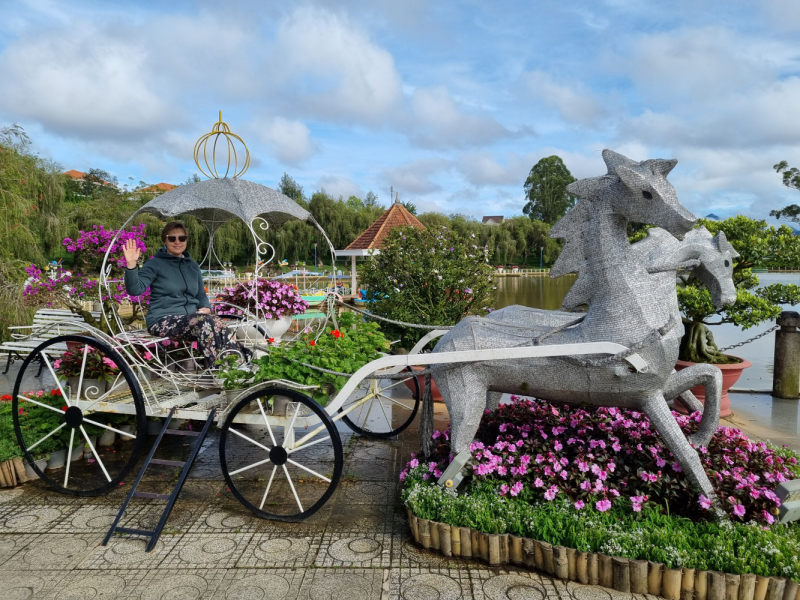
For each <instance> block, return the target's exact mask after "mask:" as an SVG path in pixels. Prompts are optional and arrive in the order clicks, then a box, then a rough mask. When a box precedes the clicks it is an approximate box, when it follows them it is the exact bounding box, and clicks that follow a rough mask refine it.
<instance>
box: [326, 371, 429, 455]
mask: <svg viewBox="0 0 800 600" xmlns="http://www.w3.org/2000/svg"><path fill="white" fill-rule="evenodd" d="M405 370H406V371H408V373H409V378H408V379H407V380H397V379H385V380H383V379H377V380H369V379H367V380H364V383H363V384H362V386H359V388H358V390H364V389H365V386H368V385H369V384H370V381H376V382H377V384H378V385H380V386H382V389H383V390H389V389H391V388H392V387H395V386H398V387H399V386H403V387H406V386H407V385H410V386H411V389H410V391H411V398H410V399H396V398H390V397H389V396H387V395H381V396H376V397H375V398H374V399H372V400H367V401H366V402H365V403H364V404H362V405H361V406H360V407H358V408H356V409H354V410H353V411H351V412H350V413H348V414H346V415H344V416H343V417H342V421H344V422H345V423H347V426H348V427H350V429H352V430H353V431H355V432H356V433H358V434H359V435H363V436H366V437H371V438H376V439H381V440H385V439H388V438H392V437H395V436H396V435H398V434H400V433H401V432H403V431H404V430H405V429H406V428H407V427H408V426H409V425H411V423H412V422H413V421H414V418H415V417H416V416H417V412H418V411H419V404H420V400H422V394H421V393H420V387H419V381H418V380H417V377H415V376H414V375H412V373H413V370H412V369H411V367H406V369H405ZM361 397H363V395H362V396H361ZM353 400H357V398H353ZM351 403H352V402H351V399H350V398H348V400H347V401H345V403H344V404H343V405H342V407H341V408H340V409H339V412H342V411H344V410H345V409H346V408H347V407H348V405H350V404H351ZM370 417H372V419H370Z"/></svg>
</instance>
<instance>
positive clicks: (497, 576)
mask: <svg viewBox="0 0 800 600" xmlns="http://www.w3.org/2000/svg"><path fill="white" fill-rule="evenodd" d="M415 445H416V432H415V431H407V432H406V433H404V434H403V436H402V437H401V438H400V439H396V440H390V441H373V440H366V439H362V438H353V440H351V441H349V443H347V444H346V447H347V455H346V459H345V471H344V472H345V478H344V479H343V481H342V482H341V484H340V485H339V488H338V489H337V491H336V493H335V494H334V496H333V497H332V498H331V500H330V501H329V502H328V504H327V505H326V506H325V507H323V508H322V510H320V511H319V512H318V513H317V514H316V515H314V516H313V517H311V518H310V519H308V520H306V521H305V522H302V523H279V522H272V521H264V520H262V519H258V518H256V517H254V516H253V515H252V514H250V513H249V512H248V511H246V509H244V507H242V506H241V505H240V504H239V503H238V502H237V501H236V499H235V498H234V497H233V495H232V494H231V493H230V492H229V491H228V490H227V487H226V486H225V482H224V480H223V479H222V477H221V474H220V471H219V465H218V464H216V466H215V463H216V462H217V461H216V456H217V455H216V448H215V440H213V439H212V441H211V443H210V444H209V451H208V452H205V453H204V454H203V460H202V462H201V467H202V468H200V469H198V472H193V473H192V477H191V479H190V480H189V481H188V482H187V484H186V487H185V488H184V492H183V493H182V495H181V497H180V499H179V501H178V503H177V505H176V507H175V510H174V511H173V513H172V516H171V517H170V519H169V521H168V523H167V527H166V530H165V533H164V534H163V535H162V536H161V539H160V540H159V542H158V544H157V546H156V548H155V550H153V551H152V552H150V553H145V552H144V546H145V541H144V540H143V539H139V538H136V537H122V536H116V537H115V538H114V539H113V540H112V541H111V542H110V543H109V545H108V546H106V547H103V546H101V545H100V543H101V541H102V539H103V537H104V535H105V532H106V531H107V528H108V526H109V525H110V523H111V521H112V519H113V517H114V516H115V514H116V510H117V508H118V506H119V505H120V503H121V501H122V498H123V494H124V490H123V489H120V490H115V491H114V492H113V493H111V494H109V495H108V496H104V497H100V498H81V499H76V498H70V497H65V496H62V495H60V494H57V493H54V492H51V491H49V490H48V489H47V488H46V487H44V486H43V485H42V484H40V483H38V482H32V483H28V484H25V485H24V486H22V487H20V488H17V489H12V490H0V590H2V592H0V597H2V598H3V600H18V599H23V598H25V599H27V598H35V599H40V598H41V599H81V600H84V599H88V598H96V599H102V598H108V599H112V598H113V599H122V598H137V599H140V600H151V599H152V600H156V599H162V600H166V599H172V600H182V599H232V600H249V599H264V600H272V599H275V600H278V599H287V600H290V599H291V600H294V599H304V600H306V599H307V600H337V599H346V600H371V599H375V600H385V599H400V598H402V599H405V600H427V599H439V600H450V599H452V600H456V599H459V598H466V599H475V600H484V599H486V600H523V599H531V600H545V599H546V598H550V599H554V600H555V599H558V600H595V599H596V600H622V599H625V600H628V599H632V596H633V595H632V594H620V593H617V592H613V591H609V590H605V589H602V588H593V587H589V586H580V585H574V584H572V583H570V584H567V585H565V584H564V583H562V582H559V581H554V580H552V579H550V578H548V577H546V576H543V575H541V574H538V573H534V572H530V571H525V570H521V569H514V568H511V569H508V568H503V569H492V568H489V567H487V566H486V565H484V564H481V563H477V562H474V563H471V562H468V561H463V560H460V559H446V558H444V557H442V556H439V555H437V554H433V553H428V552H425V551H423V550H422V549H420V548H417V547H416V546H415V545H414V544H413V542H411V539H410V532H409V530H408V525H407V523H406V519H405V514H404V511H403V509H402V507H401V506H400V504H399V501H398V486H397V483H396V482H397V474H398V473H399V471H400V470H401V468H402V465H403V461H405V460H406V459H407V457H408V455H409V453H410V452H412V451H413V450H414V449H415ZM173 454H175V455H179V454H180V449H173ZM169 477H170V476H167V475H162V477H158V476H157V475H155V476H153V478H152V481H150V483H151V484H153V485H155V486H159V485H160V486H161V487H162V488H169V486H170V484H171V480H170V478H169ZM135 502H137V503H136V506H135V507H134V508H133V509H131V510H130V511H129V513H128V520H127V524H128V525H129V526H132V527H152V526H153V525H154V523H155V520H156V519H157V518H158V516H159V515H160V509H161V503H160V502H158V501H135Z"/></svg>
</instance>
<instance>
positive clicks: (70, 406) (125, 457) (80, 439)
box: [12, 335, 147, 496]
mask: <svg viewBox="0 0 800 600" xmlns="http://www.w3.org/2000/svg"><path fill="white" fill-rule="evenodd" d="M66 342H74V343H75V344H77V345H78V347H77V348H76V349H74V350H68V352H71V353H72V356H73V358H74V360H75V361H76V364H77V365H78V368H79V376H78V378H77V381H73V384H74V387H73V386H70V385H68V384H67V381H64V380H59V379H58V376H57V373H56V367H55V366H54V364H55V362H56V361H57V360H59V358H58V357H59V356H62V355H63V354H64V352H63V350H57V349H56V347H58V346H62V348H63V345H64V344H65V343H66ZM54 357H55V358H54ZM61 360H63V356H62V358H61ZM103 360H105V361H112V362H113V363H114V365H116V367H117V368H118V374H117V375H115V378H114V381H113V382H112V383H110V384H108V391H105V392H103V391H101V390H100V389H98V386H97V385H96V384H93V383H91V380H92V365H93V364H95V362H96V361H103ZM34 361H36V362H39V361H41V363H42V366H43V369H42V377H41V379H33V373H34V372H35V371H38V370H39V365H34V364H33V363H34ZM106 364H108V362H107V363H106ZM26 379H28V381H35V382H36V383H35V384H34V386H35V387H36V388H38V389H32V390H28V389H24V390H23V389H22V385H23V382H24V381H25V380H26ZM51 380H53V382H52V385H51V384H50V382H51ZM27 386H28V384H26V387H27ZM51 390H55V393H51ZM101 403H103V405H104V406H105V408H104V410H103V411H102V412H99V411H98V409H99V408H101ZM116 403H119V404H120V407H122V406H125V407H126V408H128V409H130V407H133V408H134V409H135V418H136V432H135V433H133V434H131V433H126V432H124V431H122V430H120V429H119V426H118V425H114V424H109V423H108V420H107V419H106V418H105V416H104V412H111V411H108V407H109V404H116ZM120 412H122V411H120ZM12 414H13V418H14V430H15V432H16V435H17V442H18V443H19V445H20V448H22V450H23V452H24V453H25V459H26V460H27V461H28V463H29V464H30V465H31V467H32V468H33V470H34V471H36V473H37V474H38V475H39V477H41V478H42V479H43V480H44V481H46V482H47V483H48V484H49V485H50V486H51V487H52V488H53V489H55V490H56V491H59V492H63V493H66V494H72V495H75V496H98V495H100V494H104V493H106V492H107V491H108V490H110V489H112V488H114V487H115V486H118V485H119V484H120V483H121V482H122V480H123V479H124V478H125V476H126V475H127V474H128V473H129V472H130V471H131V469H133V467H134V465H135V464H136V461H137V459H138V458H139V454H140V453H141V451H142V447H143V446H144V443H145V438H146V437H147V420H146V416H145V409H144V400H143V399H142V392H141V389H140V387H139V384H138V382H137V380H136V378H135V377H134V375H133V372H132V371H131V368H130V367H129V366H128V364H127V363H126V362H125V360H124V359H123V358H122V357H121V356H120V355H119V353H118V352H116V351H115V350H114V349H113V348H111V347H110V346H109V345H108V344H106V343H105V342H102V341H100V340H97V339H95V338H92V337H86V336H81V335H61V336H58V337H54V338H52V339H50V340H47V341H45V342H43V343H42V344H40V345H39V346H38V347H37V348H36V349H35V350H34V351H33V352H31V353H30V355H28V357H27V358H26V359H25V361H24V362H23V363H22V367H21V368H20V371H19V374H18V375H17V380H16V382H15V383H14V394H13V396H12ZM87 427H89V428H90V431H91V430H92V429H91V428H97V429H98V430H99V431H101V432H103V431H109V430H111V431H114V432H116V433H117V436H118V441H117V442H116V443H115V444H114V446H113V447H111V446H110V447H107V448H102V447H99V446H98V444H97V441H98V440H97V439H96V440H95V443H94V444H92V442H91V440H90V437H89V436H90V435H91V433H87ZM123 440H124V441H123ZM58 446H60V447H61V448H64V447H66V448H67V451H66V460H65V464H64V466H63V467H61V468H58V469H55V470H49V469H47V470H40V469H39V467H38V466H36V463H35V462H34V456H36V455H40V454H41V453H42V451H45V452H53V451H56V450H55V449H56V448H57V447H58ZM84 446H85V447H87V448H89V450H90V452H91V455H90V456H89V455H87V457H86V458H80V459H77V460H74V461H73V460H71V458H72V456H73V455H78V454H80V450H77V448H81V449H82V448H84Z"/></svg>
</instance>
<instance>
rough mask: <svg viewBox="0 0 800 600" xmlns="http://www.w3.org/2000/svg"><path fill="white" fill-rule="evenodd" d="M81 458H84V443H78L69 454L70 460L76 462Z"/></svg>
mask: <svg viewBox="0 0 800 600" xmlns="http://www.w3.org/2000/svg"><path fill="white" fill-rule="evenodd" d="M81 458H83V444H78V445H77V446H75V447H74V448H73V449H72V452H71V453H70V455H69V460H70V462H75V461H76V460H80V459H81Z"/></svg>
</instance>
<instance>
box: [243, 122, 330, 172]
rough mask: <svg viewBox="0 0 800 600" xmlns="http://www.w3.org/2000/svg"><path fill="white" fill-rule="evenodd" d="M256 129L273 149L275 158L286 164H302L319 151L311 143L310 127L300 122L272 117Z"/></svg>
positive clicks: (259, 124)
mask: <svg viewBox="0 0 800 600" xmlns="http://www.w3.org/2000/svg"><path fill="white" fill-rule="evenodd" d="M256 129H257V130H258V132H259V134H260V136H261V139H262V140H264V141H265V142H267V143H268V144H269V146H270V147H271V148H272V152H273V154H274V155H275V158H277V159H278V160H279V161H281V162H282V163H285V164H289V165H296V164H300V163H302V162H304V161H306V160H308V158H310V157H311V155H312V154H314V153H315V152H316V151H317V149H318V148H317V146H316V144H314V143H313V142H312V141H311V132H310V131H309V129H308V127H306V125H305V124H303V123H301V122H300V121H293V120H289V119H284V118H283V117H272V118H270V119H266V120H264V121H262V122H260V123H258V124H257V125H256Z"/></svg>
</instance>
